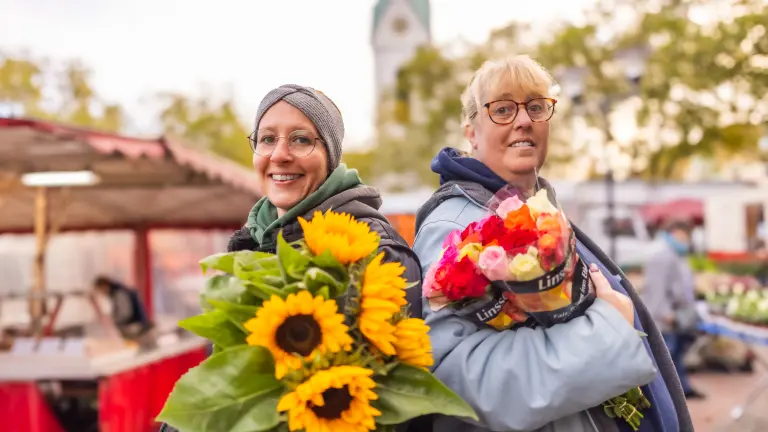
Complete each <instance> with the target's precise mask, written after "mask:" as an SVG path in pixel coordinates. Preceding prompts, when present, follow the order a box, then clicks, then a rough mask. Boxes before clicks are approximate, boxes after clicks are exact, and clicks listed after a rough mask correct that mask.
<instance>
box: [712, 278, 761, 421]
mask: <svg viewBox="0 0 768 432" xmlns="http://www.w3.org/2000/svg"><path fill="white" fill-rule="evenodd" d="M745 282H746V281H745ZM699 315H700V317H701V323H700V325H699V327H700V329H701V330H702V331H703V332H705V333H707V334H710V335H714V336H719V337H724V338H728V339H730V340H733V341H737V342H739V343H742V344H744V345H746V346H747V347H748V348H749V349H750V351H751V352H752V353H753V355H754V361H755V363H756V364H757V365H759V366H760V367H761V368H763V369H764V370H766V371H768V288H766V287H761V286H759V285H758V284H754V283H753V284H749V283H743V282H738V283H736V284H733V285H726V284H723V285H720V286H718V287H717V288H716V289H715V290H712V291H710V292H709V293H708V295H707V296H706V300H705V301H702V302H700V303H699ZM765 394H768V376H764V377H763V378H762V379H760V380H758V381H757V382H755V384H754V386H753V388H752V389H751V390H750V392H749V393H748V395H747V397H746V398H745V399H744V401H743V402H742V403H740V404H739V405H738V406H736V407H733V410H732V411H731V418H732V420H733V421H737V420H739V419H741V418H742V416H743V415H744V414H745V413H746V411H747V410H748V409H749V408H750V407H752V406H753V405H754V404H755V402H757V401H758V400H759V399H760V398H761V397H762V396H763V395H765ZM729 426H735V425H729Z"/></svg>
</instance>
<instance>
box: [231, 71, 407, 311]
mask: <svg viewBox="0 0 768 432" xmlns="http://www.w3.org/2000/svg"><path fill="white" fill-rule="evenodd" d="M249 139H250V142H251V149H252V150H253V167H254V169H255V171H256V174H257V175H258V178H259V180H260V181H261V191H262V193H263V194H264V197H263V198H262V199H260V200H259V201H258V202H257V203H256V205H254V206H253V209H252V210H251V212H250V214H249V215H248V221H247V223H246V225H245V227H243V228H241V229H240V230H238V231H236V232H235V233H234V235H232V238H231V239H230V241H229V245H228V247H227V248H228V250H229V251H239V250H254V251H263V252H274V251H275V247H276V241H277V234H278V232H280V231H282V233H283V236H284V237H285V239H286V240H287V241H289V242H291V241H295V240H298V239H300V238H302V236H303V233H302V230H301V226H300V225H299V222H298V218H299V217H303V218H304V219H306V220H310V219H311V218H312V216H313V214H314V213H315V211H318V210H319V211H321V212H325V211H326V210H333V211H335V212H339V213H347V214H349V215H352V216H353V217H355V218H356V219H357V220H360V221H363V222H365V223H367V224H369V225H370V227H371V229H373V230H374V231H376V232H377V233H378V234H379V236H380V237H381V242H380V246H379V250H380V251H381V252H385V254H386V259H388V260H390V261H397V262H400V263H402V264H403V265H404V266H405V268H406V272H405V274H404V277H405V278H406V279H408V280H409V281H414V282H415V281H419V280H420V279H421V269H420V266H419V264H418V260H417V258H416V255H415V254H414V253H413V251H411V249H410V247H409V246H408V243H407V242H406V241H405V240H404V239H403V238H402V237H401V236H400V235H399V234H398V233H397V232H396V231H395V230H394V228H392V226H391V225H390V224H389V221H387V219H386V218H385V217H384V216H383V215H382V214H381V213H379V211H378V209H379V207H380V206H381V195H380V194H379V191H378V190H377V189H376V188H374V187H371V186H366V185H365V184H363V182H362V181H361V180H360V177H359V176H358V174H357V170H355V169H349V168H347V166H346V165H345V164H343V163H341V144H342V141H343V139H344V122H343V120H342V118H341V112H340V111H339V109H338V107H336V105H335V104H334V103H333V101H331V100H330V99H329V98H328V97H327V96H325V95H324V94H323V93H321V92H319V91H317V90H315V89H312V88H309V87H303V86H300V85H295V84H287V85H283V86H280V87H278V88H276V89H274V90H272V91H270V92H269V93H267V95H266V96H264V99H262V101H261V104H260V105H259V109H258V111H257V113H256V121H255V122H254V131H253V133H252V134H251V136H250V137H249ZM408 294H409V299H411V298H413V300H415V301H418V302H419V304H418V305H413V306H412V307H411V310H412V313H420V311H421V305H420V301H421V293H420V289H419V288H418V287H414V288H412V289H410V290H409V293H408Z"/></svg>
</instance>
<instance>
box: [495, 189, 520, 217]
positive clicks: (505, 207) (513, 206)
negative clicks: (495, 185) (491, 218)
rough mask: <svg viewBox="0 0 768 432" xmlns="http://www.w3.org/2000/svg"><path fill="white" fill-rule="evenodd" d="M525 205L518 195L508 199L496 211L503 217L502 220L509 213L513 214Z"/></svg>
mask: <svg viewBox="0 0 768 432" xmlns="http://www.w3.org/2000/svg"><path fill="white" fill-rule="evenodd" d="M523 204H525V203H523V202H522V201H521V200H520V198H518V197H517V195H514V196H512V197H511V198H507V199H505V200H504V201H502V202H501V204H499V208H497V209H496V214H498V215H499V216H501V218H502V219H504V218H506V217H507V213H509V212H513V211H515V210H517V209H519V208H520V207H522V206H523Z"/></svg>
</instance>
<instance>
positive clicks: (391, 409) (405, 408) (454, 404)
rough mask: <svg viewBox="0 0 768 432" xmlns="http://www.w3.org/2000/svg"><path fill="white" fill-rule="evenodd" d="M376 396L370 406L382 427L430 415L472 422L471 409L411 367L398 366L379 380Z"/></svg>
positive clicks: (442, 386)
mask: <svg viewBox="0 0 768 432" xmlns="http://www.w3.org/2000/svg"><path fill="white" fill-rule="evenodd" d="M376 393H377V394H378V395H379V399H378V400H377V401H376V402H374V403H373V404H372V405H373V406H374V407H375V408H377V409H378V410H379V411H381V413H382V415H381V416H380V417H378V418H377V419H376V420H377V423H380V424H382V425H397V424H400V423H403V422H405V421H406V420H409V419H412V418H415V417H418V416H421V415H425V414H433V413H440V414H443V415H449V416H455V417H464V418H471V419H475V414H474V412H473V411H472V409H471V408H469V407H468V406H467V405H466V403H465V402H464V401H463V400H461V399H460V398H459V397H458V396H456V394H455V393H453V392H452V391H451V390H450V389H449V388H448V387H446V386H445V384H443V383H441V382H440V381H438V380H437V379H436V378H435V376H434V375H432V374H431V373H429V372H427V371H425V370H424V369H420V368H415V367H413V366H408V365H405V364H400V365H398V366H397V367H395V368H394V369H393V370H392V371H391V372H389V373H388V374H387V375H384V376H381V377H379V378H378V379H377V380H376Z"/></svg>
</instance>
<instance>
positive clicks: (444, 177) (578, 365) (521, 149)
mask: <svg viewBox="0 0 768 432" xmlns="http://www.w3.org/2000/svg"><path fill="white" fill-rule="evenodd" d="M553 84H554V82H553V80H552V77H551V76H550V75H549V73H548V72H547V71H546V70H545V69H544V68H543V67H542V66H541V65H539V64H538V63H536V62H535V61H534V60H533V59H531V58H530V57H528V56H510V57H508V58H504V59H499V60H496V61H489V62H486V63H485V64H483V66H482V67H481V68H480V69H479V70H478V71H477V72H475V75H474V76H473V77H472V79H471V80H470V82H469V84H468V85H467V89H466V91H465V93H464V94H463V95H462V97H461V102H462V121H463V123H464V128H465V136H466V138H467V139H468V141H469V142H470V144H471V146H472V153H471V154H470V153H465V152H462V151H459V150H456V149H453V148H450V147H446V148H444V149H443V150H441V151H440V152H439V153H438V154H437V156H436V157H435V158H434V159H433V160H432V171H434V172H435V173H437V174H439V175H440V184H441V186H440V188H439V189H438V190H437V191H436V192H435V193H434V194H433V195H432V197H431V198H430V199H429V200H428V201H427V202H426V203H425V204H424V205H423V206H422V207H421V208H420V209H419V211H418V213H417V216H416V230H417V234H416V239H415V242H414V247H413V248H414V251H416V253H417V254H418V256H419V259H420V260H421V265H422V266H423V269H424V271H426V270H427V269H428V268H429V266H430V265H431V264H432V263H433V262H434V261H436V260H437V259H439V256H440V254H441V253H442V244H443V241H444V240H445V238H446V237H447V236H448V235H449V234H450V233H451V232H452V231H454V230H456V229H464V228H466V227H467V226H468V225H469V224H470V223H472V222H474V221H476V220H479V219H481V218H482V217H484V216H485V215H486V214H487V213H486V212H487V209H486V208H484V203H487V202H488V200H489V199H490V198H491V197H492V196H493V195H494V194H495V193H496V192H497V191H498V190H499V189H501V188H503V187H504V186H506V185H507V184H510V183H511V184H520V183H521V182H523V181H525V180H528V183H529V184H528V185H525V186H526V187H531V188H533V186H534V185H533V184H531V183H535V182H536V181H538V182H545V181H546V180H544V179H542V178H538V179H536V173H537V172H538V170H540V169H541V167H542V165H543V164H544V161H545V159H546V157H547V148H548V144H549V143H548V141H549V130H550V123H549V120H550V118H552V116H553V115H554V113H555V103H556V100H554V99H553V98H551V97H550V89H551V88H552V87H553ZM573 228H574V231H575V233H576V238H577V246H576V247H577V251H578V253H579V255H580V256H581V257H582V258H583V259H584V260H585V262H587V263H589V264H594V265H596V266H597V269H596V270H597V271H596V272H595V273H592V275H593V280H595V278H597V280H595V284H596V285H598V286H600V287H601V289H599V290H598V291H599V294H598V298H597V299H596V300H595V302H594V304H592V305H591V306H590V307H589V309H587V311H586V314H585V315H584V316H579V317H576V318H574V319H572V320H570V321H568V322H566V323H562V324H558V325H556V326H553V327H551V328H544V327H537V328H534V329H529V328H522V329H519V330H503V331H498V330H496V329H495V328H492V327H490V326H483V325H477V324H475V323H474V322H473V321H472V320H470V319H468V318H467V317H462V316H459V315H458V314H456V313H455V311H454V310H453V309H452V308H448V307H446V308H443V309H441V310H439V311H432V310H431V309H430V307H429V306H428V305H427V304H426V302H424V303H425V305H424V315H425V316H426V322H427V324H428V325H429V326H430V339H431V340H432V348H433V351H434V357H435V367H434V374H435V376H436V377H437V378H438V379H440V380H441V381H443V382H444V383H445V384H446V385H447V386H448V387H450V388H451V389H453V390H454V391H455V392H456V393H457V394H458V395H459V396H461V397H462V398H463V399H464V400H465V401H466V402H467V403H469V404H470V405H471V406H472V407H473V408H474V409H475V411H476V412H477V414H478V417H479V418H480V423H479V424H470V423H467V422H465V421H464V420H462V419H457V418H449V417H444V416H438V417H437V418H436V419H435V430H436V431H463V432H470V431H472V432H483V431H492V430H493V431H510V430H526V431H531V430H536V431H541V432H566V431H567V432H587V431H618V430H623V426H625V424H621V425H620V424H618V423H617V422H616V421H614V420H613V419H611V418H609V417H608V416H606V415H605V412H604V410H603V408H602V407H600V404H601V403H602V402H603V401H605V400H607V399H609V398H611V397H614V396H616V395H618V394H621V393H622V392H624V391H626V390H627V389H628V388H631V387H632V386H634V385H644V384H648V385H647V386H644V387H643V392H644V393H645V395H646V396H647V397H648V399H649V400H650V402H651V404H652V406H651V408H650V409H648V410H646V411H645V412H643V415H644V416H645V418H644V419H643V422H642V424H641V426H640V431H668V432H672V431H692V430H693V426H692V425H691V419H690V415H689V414H688V410H687V407H686V404H685V397H684V396H683V392H682V390H681V389H680V384H679V383H678V380H677V374H676V372H675V368H674V366H673V364H672V361H671V360H670V358H669V354H668V352H667V349H666V347H665V345H664V341H663V339H662V337H661V335H660V334H659V332H658V330H657V329H656V327H655V326H654V323H653V320H652V319H651V317H650V316H649V315H648V312H647V311H646V309H645V307H644V306H643V304H642V301H641V300H640V299H639V297H638V296H637V293H636V292H635V291H634V289H633V288H632V285H631V283H630V282H629V281H628V280H627V279H626V278H625V277H624V276H623V274H622V272H621V270H620V269H619V268H618V266H617V265H616V264H615V263H614V262H613V261H612V260H611V259H610V258H609V257H607V256H606V255H605V253H603V252H602V251H601V250H600V248H599V247H597V245H595V244H594V242H592V240H590V239H589V238H588V237H587V236H586V235H585V234H584V233H583V232H581V231H580V230H579V229H578V228H577V227H575V226H574V227H573ZM595 275H597V276H595ZM635 312H636V313H637V314H636V313H635ZM638 330H641V331H644V332H645V333H647V334H648V338H647V339H643V338H640V337H638ZM654 360H655V361H654ZM654 365H657V367H658V372H659V373H657V371H656V369H654Z"/></svg>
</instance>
